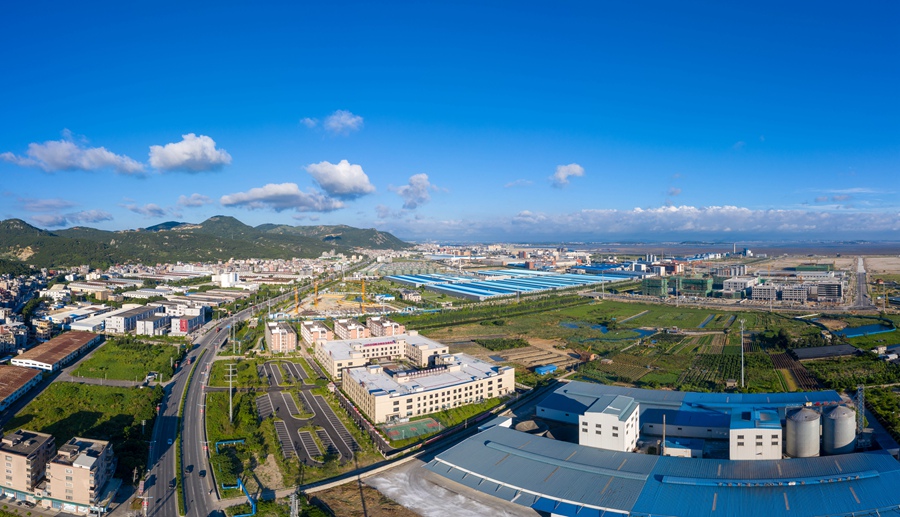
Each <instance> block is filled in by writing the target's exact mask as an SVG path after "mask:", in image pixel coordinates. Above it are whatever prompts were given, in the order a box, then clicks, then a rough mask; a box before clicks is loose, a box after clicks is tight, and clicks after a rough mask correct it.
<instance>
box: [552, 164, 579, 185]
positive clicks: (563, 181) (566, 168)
mask: <svg viewBox="0 0 900 517" xmlns="http://www.w3.org/2000/svg"><path fill="white" fill-rule="evenodd" d="M571 176H584V167H582V166H581V165H578V164H577V163H570V164H569V165H557V166H556V172H555V173H553V176H550V182H551V183H552V184H553V186H554V187H564V186H566V185H568V184H569V178H570V177H571Z"/></svg>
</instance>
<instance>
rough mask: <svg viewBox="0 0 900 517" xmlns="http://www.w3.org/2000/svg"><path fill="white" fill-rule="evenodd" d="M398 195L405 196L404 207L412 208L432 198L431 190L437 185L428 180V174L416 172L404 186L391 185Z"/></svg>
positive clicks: (435, 188)
mask: <svg viewBox="0 0 900 517" xmlns="http://www.w3.org/2000/svg"><path fill="white" fill-rule="evenodd" d="M391 190H392V191H394V192H396V193H397V195H398V196H400V197H402V198H403V208H406V209H409V210H412V209H415V208H417V207H419V206H420V205H424V204H425V203H427V202H429V201H430V200H431V194H430V193H429V191H430V190H437V187H436V186H434V185H432V184H431V182H429V181H428V175H427V174H414V175H412V176H410V177H409V184H408V185H403V186H402V187H391Z"/></svg>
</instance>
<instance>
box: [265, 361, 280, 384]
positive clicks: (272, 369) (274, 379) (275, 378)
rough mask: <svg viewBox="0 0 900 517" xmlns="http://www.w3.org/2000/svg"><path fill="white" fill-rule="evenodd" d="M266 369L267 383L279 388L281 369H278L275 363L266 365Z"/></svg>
mask: <svg viewBox="0 0 900 517" xmlns="http://www.w3.org/2000/svg"><path fill="white" fill-rule="evenodd" d="M266 367H268V368H269V381H270V382H271V383H272V384H273V385H274V386H280V385H281V381H282V374H281V368H279V367H278V364H277V363H266Z"/></svg>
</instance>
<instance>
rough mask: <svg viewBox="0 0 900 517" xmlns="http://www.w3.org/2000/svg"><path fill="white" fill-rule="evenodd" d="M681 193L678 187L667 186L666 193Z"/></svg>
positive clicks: (673, 194) (674, 194) (672, 194)
mask: <svg viewBox="0 0 900 517" xmlns="http://www.w3.org/2000/svg"><path fill="white" fill-rule="evenodd" d="M680 194H681V189H680V188H678V187H669V191H668V195H670V196H673V197H674V196H677V195H680Z"/></svg>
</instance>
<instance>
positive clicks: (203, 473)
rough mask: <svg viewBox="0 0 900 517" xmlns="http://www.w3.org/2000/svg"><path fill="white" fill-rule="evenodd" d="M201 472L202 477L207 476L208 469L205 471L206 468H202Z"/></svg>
mask: <svg viewBox="0 0 900 517" xmlns="http://www.w3.org/2000/svg"><path fill="white" fill-rule="evenodd" d="M199 474H200V477H202V478H205V477H206V471H205V470H201V471H200V473H199Z"/></svg>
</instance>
